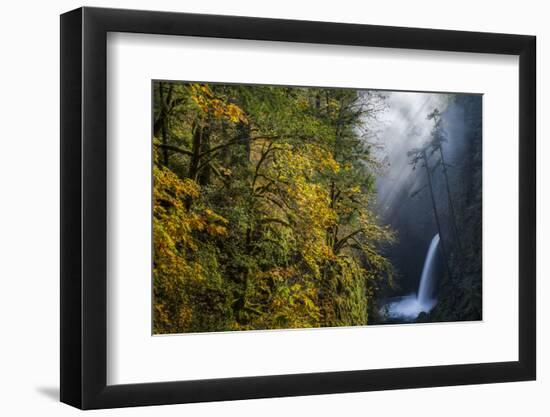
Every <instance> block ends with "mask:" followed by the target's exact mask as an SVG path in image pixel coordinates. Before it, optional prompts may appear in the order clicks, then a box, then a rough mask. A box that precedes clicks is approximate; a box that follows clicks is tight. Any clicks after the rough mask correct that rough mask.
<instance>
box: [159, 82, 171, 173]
mask: <svg viewBox="0 0 550 417" xmlns="http://www.w3.org/2000/svg"><path fill="white" fill-rule="evenodd" d="M159 94H160V126H161V134H162V139H161V140H162V144H163V145H165V146H166V145H168V129H167V126H166V114H167V111H166V101H165V100H164V83H162V82H159ZM169 162H170V161H169V155H168V149H166V148H163V149H162V163H163V165H164V166H166V167H167V166H168V163H169Z"/></svg>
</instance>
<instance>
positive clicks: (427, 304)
mask: <svg viewBox="0 0 550 417" xmlns="http://www.w3.org/2000/svg"><path fill="white" fill-rule="evenodd" d="M438 248H439V234H436V235H435V236H434V237H433V239H432V241H431V243H430V247H429V248H428V253H427V254H426V259H425V260H424V267H423V268H422V275H421V276H420V284H419V286H418V293H417V294H411V295H407V296H405V297H399V299H398V300H396V299H393V300H392V301H390V302H389V303H388V304H386V306H385V307H383V310H385V313H386V314H387V315H388V317H390V318H394V319H397V318H399V319H407V320H414V319H416V318H417V317H418V315H419V314H420V313H422V312H425V313H428V312H430V310H431V309H432V308H433V307H434V305H435V303H436V300H435V298H434V297H433V290H434V283H435V280H436V276H435V272H436V259H437V257H436V254H437V249H438Z"/></svg>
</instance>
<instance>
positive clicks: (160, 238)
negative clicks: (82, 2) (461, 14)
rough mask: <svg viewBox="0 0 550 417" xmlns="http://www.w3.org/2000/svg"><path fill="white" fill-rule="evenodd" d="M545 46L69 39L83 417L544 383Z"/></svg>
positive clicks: (131, 14) (345, 35) (370, 34)
mask: <svg viewBox="0 0 550 417" xmlns="http://www.w3.org/2000/svg"><path fill="white" fill-rule="evenodd" d="M535 103H536V95H535V38H534V37H532V36H524V35H508V34H490V33H474V32H458V31H444V30H430V29H413V28H397V27H383V26H370V25H355V24H339V23H326V22H309V21H291V20H275V19H263V18H251V17H233V16H212V15H195V14H182V13H167V12H149V11H134V10H115V9H98V8H87V7H86V8H80V9H77V10H74V11H71V12H68V13H66V14H64V15H62V16H61V401H63V402H65V403H67V404H70V405H73V406H76V407H79V408H83V409H90V408H111V407H123V406H138V405H155V404H172V403H185V402H199V401H216V400H232V399H247V398H262V397H275V396H296V395H312V394H324V393H340V392H352V391H369V390H385V389H399V388H420V387H433V386H444V385H461V384H479V383H492V382H505V381H522V380H532V379H535V375H536V350H535V346H536V332H535V328H536V317H535V301H536V300H535V288H536V281H535V278H536V277H535V245H536V240H535V235H536V233H535V231H536V224H535V214H536V212H535V201H536V195H535Z"/></svg>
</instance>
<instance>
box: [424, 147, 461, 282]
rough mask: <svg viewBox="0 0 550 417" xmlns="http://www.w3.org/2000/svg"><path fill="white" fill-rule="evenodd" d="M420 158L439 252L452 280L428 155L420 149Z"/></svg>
mask: <svg viewBox="0 0 550 417" xmlns="http://www.w3.org/2000/svg"><path fill="white" fill-rule="evenodd" d="M422 159H423V160H424V167H425V168H426V176H427V178H428V188H429V189H430V198H431V200H432V208H433V211H434V217H435V223H436V226H437V231H438V232H439V243H440V244H441V252H442V254H443V259H444V262H445V267H446V269H447V273H448V274H449V278H450V280H451V282H452V281H453V280H452V274H451V268H450V267H449V259H448V257H447V250H446V248H445V239H444V238H443V234H442V230H441V222H440V221H439V214H438V213H437V205H436V204H435V197H434V191H433V186H432V174H431V173H430V167H429V165H428V156H427V155H426V151H422Z"/></svg>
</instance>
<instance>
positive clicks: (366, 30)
mask: <svg viewBox="0 0 550 417" xmlns="http://www.w3.org/2000/svg"><path fill="white" fill-rule="evenodd" d="M108 32H131V33H146V34H162V35H174V36H178V35H185V36H198V37H215V38H235V39H254V40H266V41H286V42H305V43H318V44H333V45H355V46H370V47H383V48H403V49H421V50H441V51H456V52H475V53H490V54H507V55H517V56H519V103H518V109H519V132H518V138H519V155H518V158H519V271H518V272H519V292H518V299H519V329H518V331H519V358H518V359H519V360H518V361H513V362H496V363H477V364H467V365H445V366H423V367H412V368H396V369H374V370H357V371H343V372H327V373H309V374H293V375H273V376H255V377H239V378H225V379H209V380H198V381H175V382H162V383H142V384H131V385H112V386H110V385H107V303H106V300H107V272H106V271H107V265H106V258H107V251H106V247H107V181H108V178H107V138H106V127H107V112H106V95H107V91H106V90H107V87H106V85H107V83H106V76H107V73H106V59H107V58H106V45H107V42H106V39H107V33H108ZM535 45H536V38H535V37H534V36H523V35H509V34H494V33H478V32H461V31H448V30H431V29H415V28H403V27H387V26H371V25H357V24H341V23H322V22H311V21H293V20H276V19H264V18H251V17H233V16H215V15H198V14H184V13H169V12H151V11H136V10H119V9H102V8H88V7H84V8H79V9H77V10H73V11H71V12H68V13H65V14H63V15H62V16H61V54H60V55H61V311H60V314H61V401H62V402H64V403H67V404H70V405H72V406H75V407H78V408H82V409H95V408H112V407H124V406H143V405H156V404H174V403H189V402H201V401H217V400H238V399H250V398H263V397H282V396H298V395H312V394H328V393H343V392H357V391H376V390H387V389H402V388H421V387H434V386H448V385H463V384H481V383H495V382H506V381H525V380H534V379H535V377H536V314H535V311H536V304H535V301H536V297H535V292H536V276H535V273H536V267H535V265H536V262H535V257H536V188H535V181H536V163H535V162H536V145H535V135H536V129H535V125H536V119H535V118H536V112H535V109H536V91H535V88H536V81H535V80H536V69H535V67H536V65H535V62H536V47H535Z"/></svg>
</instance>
